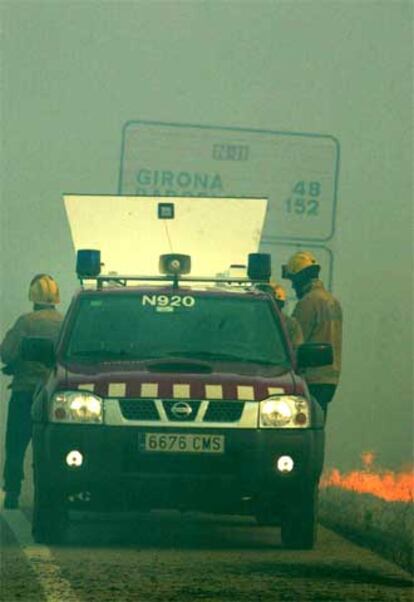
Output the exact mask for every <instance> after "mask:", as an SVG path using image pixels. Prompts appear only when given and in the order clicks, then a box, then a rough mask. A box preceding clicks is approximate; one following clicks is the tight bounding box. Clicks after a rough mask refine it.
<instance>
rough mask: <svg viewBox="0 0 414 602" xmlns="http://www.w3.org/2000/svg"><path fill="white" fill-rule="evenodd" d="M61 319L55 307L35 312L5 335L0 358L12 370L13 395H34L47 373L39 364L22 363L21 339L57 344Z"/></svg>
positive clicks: (19, 320) (18, 321) (0, 348)
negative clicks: (42, 338) (16, 393)
mask: <svg viewBox="0 0 414 602" xmlns="http://www.w3.org/2000/svg"><path fill="white" fill-rule="evenodd" d="M62 320H63V316H62V314H60V313H59V312H58V311H56V309H55V308H54V307H45V308H42V309H37V310H35V311H32V312H31V313H29V314H24V315H23V316H20V318H18V319H17V320H16V322H15V324H14V325H13V326H12V328H11V329H10V330H9V331H8V332H7V334H6V336H5V337H4V340H3V342H2V343H1V345H0V358H1V361H2V362H3V363H4V364H7V365H8V366H11V368H12V373H13V375H14V376H13V381H12V385H11V388H12V389H13V390H14V391H34V389H35V388H36V385H37V384H38V382H39V381H45V380H46V378H47V375H48V373H49V369H48V368H47V367H46V366H44V365H43V364H40V363H38V362H24V361H23V360H22V359H21V355H20V353H21V344H22V340H23V338H24V337H47V338H50V339H51V340H52V341H53V342H56V341H57V338H58V335H59V331H60V327H61V324H62Z"/></svg>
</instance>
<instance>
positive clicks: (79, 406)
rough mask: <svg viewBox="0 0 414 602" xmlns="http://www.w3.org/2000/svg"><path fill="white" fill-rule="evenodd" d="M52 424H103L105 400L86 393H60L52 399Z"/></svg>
mask: <svg viewBox="0 0 414 602" xmlns="http://www.w3.org/2000/svg"><path fill="white" fill-rule="evenodd" d="M50 419H51V421H52V422H88V423H91V422H92V423H95V424H97V423H98V424H100V423H102V422H103V400H102V398H101V397H98V395H94V394H93V393H88V392H86V391H59V393H55V394H54V396H53V397H52V403H51V407H50Z"/></svg>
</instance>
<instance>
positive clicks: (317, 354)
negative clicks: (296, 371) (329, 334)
mask: <svg viewBox="0 0 414 602" xmlns="http://www.w3.org/2000/svg"><path fill="white" fill-rule="evenodd" d="M296 357H297V361H298V368H315V367H317V366H329V365H330V364H333V350H332V345H331V344H330V343H305V344H304V345H300V346H299V347H298V349H297V355H296Z"/></svg>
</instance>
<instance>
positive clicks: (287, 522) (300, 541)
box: [281, 484, 318, 550]
mask: <svg viewBox="0 0 414 602" xmlns="http://www.w3.org/2000/svg"><path fill="white" fill-rule="evenodd" d="M317 514H318V485H317V484H314V485H311V486H309V487H308V488H306V489H305V490H304V491H302V494H301V496H300V499H298V500H297V501H296V500H295V501H294V502H293V503H291V504H290V505H289V506H288V507H287V508H286V509H285V511H284V513H283V515H282V525H281V526H282V530H281V535H282V543H283V546H284V547H285V548H288V549H292V550H311V549H313V548H314V546H315V543H316V534H317Z"/></svg>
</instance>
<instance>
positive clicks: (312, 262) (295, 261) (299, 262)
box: [282, 251, 321, 278]
mask: <svg viewBox="0 0 414 602" xmlns="http://www.w3.org/2000/svg"><path fill="white" fill-rule="evenodd" d="M312 266H314V267H318V268H320V267H321V266H320V265H319V263H318V262H317V260H316V257H315V256H314V255H313V253H311V252H310V251H297V253H295V254H294V255H292V257H290V259H289V261H288V262H287V264H286V265H284V266H283V270H282V275H283V278H292V277H294V276H296V275H297V274H299V272H302V270H305V269H306V268H310V267H312Z"/></svg>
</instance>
